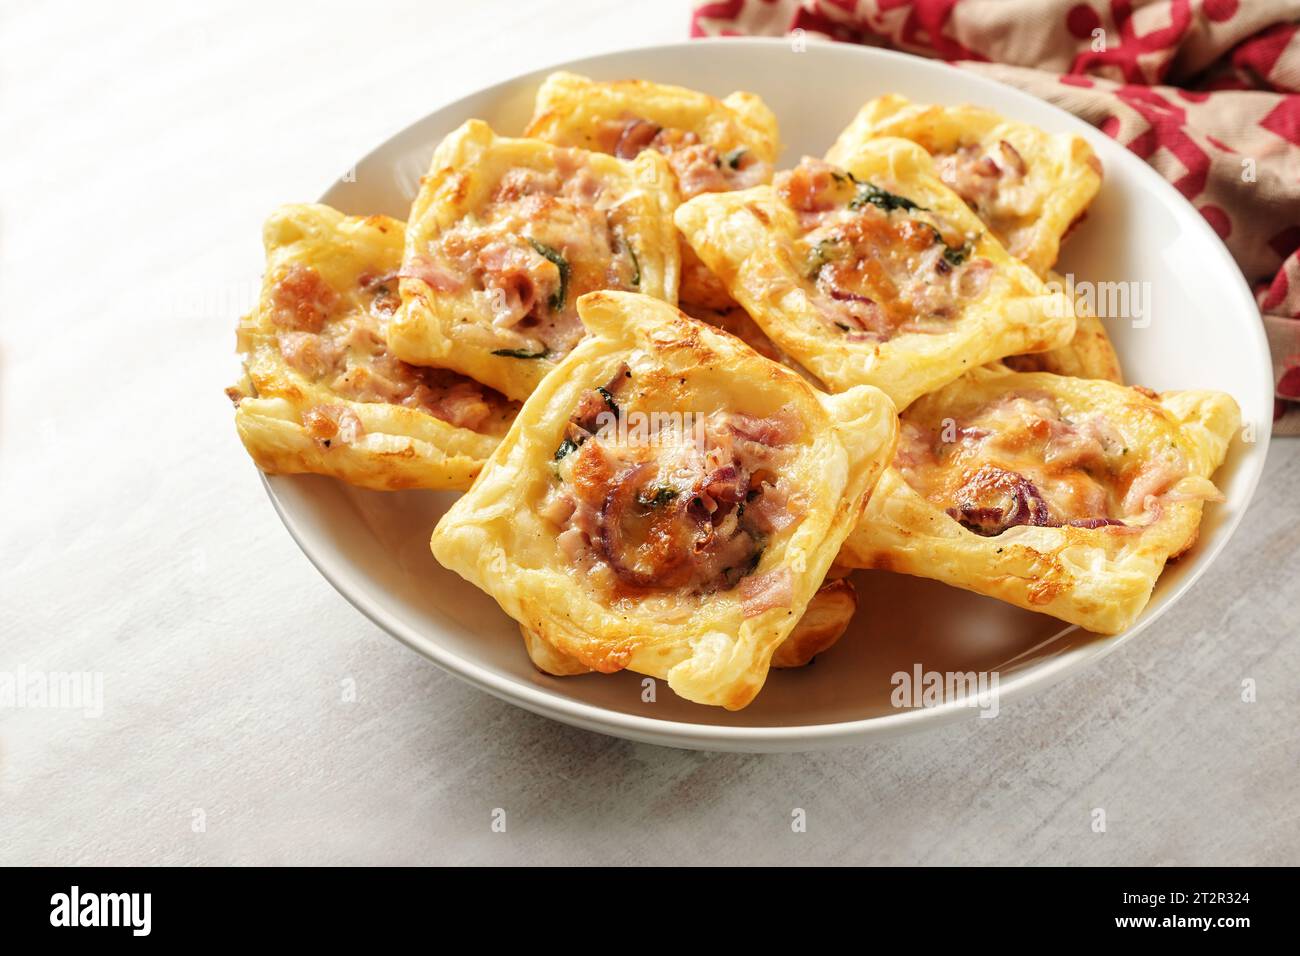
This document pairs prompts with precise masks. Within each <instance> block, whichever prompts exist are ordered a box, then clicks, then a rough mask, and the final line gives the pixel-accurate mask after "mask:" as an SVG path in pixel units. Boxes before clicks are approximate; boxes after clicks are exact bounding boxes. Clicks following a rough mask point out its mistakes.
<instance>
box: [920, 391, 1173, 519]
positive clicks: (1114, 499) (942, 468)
mask: <svg viewBox="0 0 1300 956" xmlns="http://www.w3.org/2000/svg"><path fill="white" fill-rule="evenodd" d="M894 466H895V467H896V468H897V469H898V470H899V472H900V473H901V474H902V475H903V477H904V478H905V479H906V481H907V483H908V484H909V485H911V486H912V487H913V488H914V489H915V490H916V491H917V492H918V493H920V494H921V495H922V496H923V497H925V498H926V499H928V500H929V501H930V502H932V503H933V504H935V505H936V506H938V507H940V508H943V509H945V510H946V511H947V512H948V514H949V515H951V516H952V517H953V518H954V519H955V520H957V521H959V522H961V524H962V525H964V526H965V527H967V528H969V529H970V530H972V531H974V532H976V533H977V534H983V535H989V536H991V535H997V534H1000V533H1002V532H1003V531H1005V530H1006V529H1007V528H1010V527H1014V526H1016V525H1039V526H1052V527H1056V526H1061V525H1073V526H1076V527H1085V528H1094V527H1104V526H1120V525H1129V524H1131V523H1133V522H1134V521H1135V519H1141V518H1142V516H1143V515H1144V513H1148V512H1152V511H1153V510H1154V509H1155V508H1156V506H1157V505H1156V502H1157V500H1158V496H1159V495H1161V494H1162V493H1163V492H1165V491H1166V490H1168V489H1169V488H1170V487H1172V486H1173V485H1174V484H1176V483H1177V482H1178V481H1179V480H1180V479H1181V478H1183V477H1184V476H1185V475H1187V474H1188V464H1187V461H1186V460H1185V458H1184V457H1183V455H1182V454H1181V453H1180V452H1179V451H1178V450H1177V449H1175V448H1169V449H1166V450H1164V451H1162V452H1160V453H1157V454H1156V455H1153V456H1149V457H1146V458H1142V457H1140V456H1139V455H1138V454H1137V453H1136V451H1135V450H1134V449H1130V448H1129V447H1127V445H1126V443H1125V440H1124V438H1123V435H1122V434H1121V433H1120V432H1119V430H1118V429H1117V428H1116V427H1115V426H1114V425H1113V424H1112V423H1111V422H1109V421H1108V420H1107V419H1106V418H1105V417H1104V416H1102V415H1101V414H1099V413H1088V414H1083V415H1076V416H1073V417H1069V416H1066V415H1065V414H1064V413H1063V412H1062V410H1061V408H1060V407H1059V404H1058V403H1057V401H1056V399H1055V398H1054V397H1052V396H1051V395H1047V394H1031V393H1013V394H1010V395H1007V396H1005V397H1002V398H999V399H997V400H995V401H993V402H989V403H987V404H985V405H983V406H981V407H979V408H977V409H975V410H974V411H972V412H971V413H969V414H967V415H964V416H963V417H962V418H961V419H960V420H957V419H945V420H944V421H943V422H941V423H939V424H938V425H937V426H935V427H926V426H925V425H923V424H921V423H918V422H915V421H911V420H909V419H907V417H906V416H905V417H904V420H903V426H902V431H901V432H900V438H899V446H898V451H897V453H896V454H895V459H894Z"/></svg>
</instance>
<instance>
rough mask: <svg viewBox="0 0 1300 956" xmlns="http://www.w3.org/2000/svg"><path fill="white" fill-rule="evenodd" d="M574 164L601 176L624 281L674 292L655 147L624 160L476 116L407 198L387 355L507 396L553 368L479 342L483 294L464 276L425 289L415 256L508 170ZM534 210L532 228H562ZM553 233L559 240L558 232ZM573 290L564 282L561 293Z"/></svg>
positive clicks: (669, 206) (671, 193) (665, 186)
mask: <svg viewBox="0 0 1300 956" xmlns="http://www.w3.org/2000/svg"><path fill="white" fill-rule="evenodd" d="M576 168H587V169H589V170H590V171H591V172H592V174H593V176H594V177H595V179H596V180H597V181H598V182H599V183H600V184H601V188H602V190H603V192H602V195H601V198H600V200H599V201H600V202H601V203H602V207H601V208H602V209H603V210H605V214H606V216H607V217H614V216H617V219H618V222H617V225H616V226H612V227H611V234H613V235H615V236H616V237H617V238H616V240H615V241H617V242H622V243H626V244H628V245H629V246H630V247H631V249H632V250H633V257H632V259H631V261H632V264H633V266H634V268H635V278H634V279H633V278H629V280H628V281H629V283H633V282H634V283H635V287H636V289H637V291H639V292H642V293H644V294H646V295H651V296H654V297H656V298H659V299H663V300H665V301H667V302H671V303H675V302H676V301H677V284H678V271H679V262H678V249H677V236H676V233H675V232H674V230H673V225H672V211H673V209H674V208H675V207H676V205H677V191H676V186H675V184H674V181H673V177H672V175H671V173H670V172H669V171H668V168H667V165H666V163H665V160H664V158H663V157H662V156H661V155H659V154H658V153H655V152H651V151H647V152H643V153H642V154H641V155H639V156H638V157H637V158H636V159H634V160H632V161H630V162H624V161H622V160H619V159H615V158H614V157H612V156H606V155H604V154H601V153H589V152H586V151H583V150H573V149H567V148H564V147H558V146H553V145H551V144H549V143H544V142H541V141H540V140H535V139H510V138H507V137H502V136H497V135H496V134H495V133H493V132H492V129H491V128H490V127H489V126H488V125H487V124H486V123H484V122H482V121H480V120H469V121H468V122H466V123H465V124H464V125H463V126H461V127H460V128H459V129H457V130H455V131H454V132H452V133H451V134H450V135H448V136H447V138H446V139H444V140H443V141H442V143H441V144H439V146H438V148H437V149H436V150H435V152H434V155H433V161H432V163H431V165H430V169H429V174H428V175H427V176H425V177H424V179H423V180H421V187H420V192H419V194H418V195H417V196H416V199H415V203H414V204H413V205H412V207H411V217H410V221H409V223H408V225H407V231H406V252H405V258H404V261H403V267H402V269H403V273H402V280H401V293H402V307H401V309H400V310H399V312H398V315H397V316H396V318H395V319H394V320H393V321H392V322H391V323H389V326H388V344H389V347H390V348H391V349H392V350H393V353H394V354H395V355H397V356H398V357H399V358H402V359H404V360H405V361H407V362H411V363H413V364H417V365H438V366H442V367H445V368H452V369H455V370H456V371H458V372H461V373H462V374H464V375H468V376H470V377H471V378H474V379H476V380H478V381H480V382H483V383H485V384H487V385H490V386H492V387H493V388H495V389H496V390H497V391H499V392H501V393H502V394H504V395H506V396H507V397H509V398H513V399H516V400H520V401H522V400H523V399H524V398H527V397H528V395H529V393H531V392H532V390H533V389H534V388H535V387H536V385H537V383H538V382H540V381H541V380H542V378H543V377H544V376H545V375H546V373H547V372H549V371H550V370H551V369H553V368H555V366H556V365H557V364H558V357H557V356H555V355H551V354H539V357H535V358H520V357H517V356H514V355H509V354H503V353H504V352H508V351H510V350H508V349H501V348H498V347H496V346H495V345H493V344H492V343H491V342H487V343H485V342H484V336H485V335H487V334H488V333H492V332H493V330H494V328H495V327H494V324H493V316H494V313H493V308H492V295H491V293H489V292H487V291H486V290H484V289H479V288H475V284H474V282H472V281H469V282H465V283H463V284H461V283H460V282H459V281H457V282H456V283H453V284H452V285H453V287H451V288H446V289H434V288H433V286H432V285H431V284H430V279H429V277H428V272H427V271H426V270H425V269H424V268H423V267H422V266H421V263H423V262H425V261H427V259H428V257H430V256H431V255H433V254H434V253H433V252H432V251H431V250H432V249H433V247H434V246H435V245H436V243H437V242H438V240H439V239H440V237H441V236H442V235H443V234H444V233H445V232H446V231H448V230H450V229H452V228H453V227H454V226H456V225H457V224H462V225H465V224H467V223H468V224H473V223H475V217H476V216H477V215H478V213H479V212H480V211H482V210H483V209H484V208H486V207H487V206H488V205H489V204H490V203H491V202H492V201H493V194H494V192H495V191H496V190H497V189H498V187H499V185H500V184H501V181H502V177H503V176H504V175H505V174H507V173H508V172H510V171H512V170H517V169H520V170H526V171H532V172H536V173H538V174H543V175H545V174H550V173H556V172H558V173H560V174H561V179H562V180H563V179H567V178H569V177H570V176H571V174H572V170H573V169H576ZM539 215H540V216H542V217H543V219H542V221H541V223H540V224H536V225H538V229H537V231H539V232H540V231H541V230H542V228H545V229H546V230H547V231H548V232H550V231H554V232H556V233H557V235H558V233H560V232H562V231H563V229H562V224H560V223H549V220H546V219H545V218H544V217H545V215H546V213H545V212H542V213H539ZM610 221H611V222H612V221H613V220H612V218H611V219H610ZM548 223H549V225H548ZM534 225H535V224H533V223H528V224H519V225H518V229H517V230H515V229H505V228H502V235H503V238H506V239H510V240H513V241H516V242H518V243H522V242H526V241H528V240H529V239H530V237H529V236H525V235H520V234H519V233H520V232H521V231H522V230H523V229H526V228H533V226H534ZM555 241H556V242H562V237H561V238H557V239H556V240H555ZM521 248H522V246H521ZM539 251H540V250H539ZM455 286H460V287H455ZM581 291H583V290H581V289H570V290H569V294H568V300H569V301H572V300H573V299H575V298H576V297H577V294H578V293H579V292H581Z"/></svg>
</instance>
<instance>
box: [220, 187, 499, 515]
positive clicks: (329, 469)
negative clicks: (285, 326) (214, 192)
mask: <svg viewBox="0 0 1300 956" xmlns="http://www.w3.org/2000/svg"><path fill="white" fill-rule="evenodd" d="M403 228H404V227H403V224H402V223H401V222H398V221H397V220H395V219H389V218H388V217H386V216H366V217H359V216H344V215H343V214H342V213H340V212H338V211H337V210H334V209H331V208H329V207H328V206H321V205H294V206H284V207H281V208H280V209H279V210H277V211H276V212H275V214H273V215H272V216H271V217H270V219H268V220H267V223H266V227H265V229H264V241H265V245H266V277H265V281H264V283H263V289H262V294H261V297H260V301H259V303H258V306H257V308H256V309H254V311H253V312H252V313H251V314H250V315H248V316H247V317H245V319H244V320H243V321H242V323H241V326H240V331H239V349H240V352H241V353H242V354H243V356H244V362H245V374H244V377H243V379H242V380H241V382H240V383H239V384H238V385H236V386H235V387H233V388H231V389H228V390H227V393H228V394H229V395H230V397H231V398H232V399H233V400H234V402H235V404H236V412H235V426H236V428H237V429H238V431H239V437H240V439H241V440H242V441H243V443H244V447H245V448H246V449H247V450H248V453H249V454H250V455H251V456H252V458H253V460H254V461H255V462H257V465H258V467H259V468H261V469H262V470H263V471H264V472H266V473H268V474H297V473H303V472H310V473H315V474H322V475H331V476H333V477H335V478H339V479H341V480H343V481H346V482H348V483H349V484H354V485H360V486H362V487H365V488H374V489H378V490H393V489H399V488H457V489H459V488H467V487H469V485H470V483H471V482H472V481H473V480H474V478H475V477H476V476H477V475H478V472H479V469H480V468H482V466H483V462H484V461H485V460H486V459H487V456H488V455H489V454H491V452H492V449H493V448H495V447H496V444H497V442H498V441H500V439H501V436H502V435H504V434H505V431H506V428H507V427H508V425H509V421H510V416H511V415H512V414H513V406H508V405H507V404H506V403H504V402H502V403H500V407H499V409H498V410H497V411H496V412H494V413H493V414H492V416H491V418H490V419H489V421H488V422H486V423H485V425H484V426H483V431H472V430H470V429H468V428H460V427H457V426H455V425H452V424H450V423H448V422H446V421H443V420H442V419H439V418H437V417H435V416H433V415H432V414H428V413H427V412H425V411H422V410H419V409H418V408H408V407H405V406H403V405H397V404H390V403H386V402H361V401H352V400H349V399H347V398H343V397H340V395H339V394H338V393H337V392H335V391H334V390H333V389H332V388H331V387H330V385H329V384H328V383H326V382H323V381H314V380H312V379H310V378H308V377H306V376H304V375H303V374H302V373H301V372H299V371H298V370H297V369H295V368H294V367H292V366H291V365H290V364H289V363H288V362H287V361H286V360H285V357H284V355H283V354H282V351H281V349H280V347H279V346H278V343H277V336H278V334H279V332H280V330H278V329H277V326H276V324H275V321H274V318H273V316H274V313H275V303H274V297H275V290H276V285H277V282H279V280H281V279H282V278H283V277H284V276H285V275H286V273H287V272H288V270H290V269H294V268H306V269H311V270H313V272H314V273H315V274H317V275H319V276H320V278H321V280H322V281H323V282H324V283H326V284H327V285H328V286H329V287H330V288H331V289H333V290H335V291H336V292H337V294H338V296H339V298H340V303H341V305H340V308H341V310H342V318H344V319H346V318H347V315H348V313H349V312H351V311H354V310H358V309H362V310H363V309H365V308H366V303H365V302H364V301H362V298H363V297H361V296H360V295H359V294H358V292H357V287H358V278H359V277H360V276H362V275H363V274H366V273H369V274H372V275H374V276H381V277H382V276H385V275H392V274H394V273H396V271H397V269H398V267H399V265H400V264H401V258H402V235H403ZM393 285H394V287H395V285H396V283H395V281H394V282H393ZM317 409H326V410H327V411H328V412H329V413H330V414H335V415H337V414H348V413H350V414H351V415H352V416H355V420H356V423H357V424H359V425H360V431H361V432H362V434H361V437H359V438H358V439H357V440H355V441H348V440H346V439H345V438H341V437H337V436H336V437H335V438H332V439H331V438H321V437H319V436H318V435H317V434H316V433H314V432H313V431H312V430H311V429H310V428H309V427H308V426H307V425H306V424H304V423H305V422H306V421H307V419H308V418H309V417H310V416H311V415H312V414H313V410H317ZM342 410H346V412H343V411H342Z"/></svg>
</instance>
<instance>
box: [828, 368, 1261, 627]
mask: <svg viewBox="0 0 1300 956" xmlns="http://www.w3.org/2000/svg"><path fill="white" fill-rule="evenodd" d="M1013 392H1032V393H1035V394H1042V395H1047V396H1051V397H1052V398H1053V399H1054V400H1056V401H1057V402H1059V403H1060V404H1061V406H1062V408H1064V409H1066V410H1067V411H1070V412H1071V413H1072V414H1081V413H1093V412H1097V413H1101V414H1103V415H1104V416H1106V418H1107V420H1108V421H1109V423H1110V424H1111V425H1113V426H1114V427H1116V428H1117V429H1118V430H1119V431H1120V432H1121V433H1122V435H1123V438H1124V442H1125V443H1126V444H1127V446H1128V449H1127V451H1126V453H1133V454H1136V455H1138V456H1139V457H1140V458H1141V459H1142V460H1145V459H1146V458H1147V457H1148V456H1152V455H1155V454H1161V453H1163V452H1164V451H1165V449H1170V450H1176V451H1177V452H1178V453H1180V454H1181V455H1182V456H1183V458H1184V459H1185V461H1186V463H1187V466H1188V471H1187V473H1186V475H1185V476H1184V477H1182V478H1181V480H1179V481H1178V482H1177V484H1175V485H1174V486H1173V487H1171V488H1170V489H1168V491H1166V492H1164V493H1163V495H1162V505H1161V507H1160V508H1159V510H1158V513H1157V514H1158V516H1157V517H1156V518H1155V520H1154V521H1153V522H1152V523H1150V524H1148V525H1146V526H1145V527H1143V528H1142V529H1141V530H1137V529H1134V528H1129V529H1121V528H1113V527H1112V528H1107V527H1100V528H1091V529H1089V528H1083V527H1030V526H1017V527H1012V528H1008V529H1007V530H1005V531H1003V532H1002V533H1001V534H998V535H996V536H994V537H981V536H980V535H978V534H975V533H973V532H972V531H970V530H968V529H967V528H965V527H963V526H962V525H961V524H960V523H958V521H957V520H955V519H954V518H953V517H950V516H949V515H948V514H947V513H946V512H945V510H944V509H943V508H941V507H939V506H938V505H936V504H934V503H933V502H931V501H930V500H927V499H926V498H925V497H923V496H922V495H921V494H920V493H919V492H918V491H917V490H916V489H914V488H913V487H912V486H911V485H909V484H908V482H907V480H906V479H905V478H904V477H903V475H902V473H901V472H900V471H899V469H898V468H897V467H894V466H891V467H890V468H888V469H886V471H885V474H884V475H883V476H882V478H881V479H880V481H879V483H878V484H877V485H876V488H875V490H874V491H873V492H872V495H871V499H870V501H869V502H868V504H867V507H866V509H865V510H864V512H863V517H862V520H861V521H860V522H859V523H858V525H857V526H856V527H855V528H854V531H853V533H852V534H851V535H850V536H849V538H848V540H847V541H846V542H845V545H844V549H843V550H842V551H841V553H840V557H839V563H840V564H842V565H844V566H846V567H855V568H877V569H883V570H889V571H898V572H902V573H904V574H914V575H917V576H920V577H927V578H932V579H934V580H938V581H943V582H945V583H947V584H951V585H954V586H955V587H960V588H965V589H966V590H969V591H975V592H977V593H979V594H986V595H989V596H990V597H996V598H998V599H1000V600H1003V601H1007V602H1009V603H1011V604H1015V605H1018V606H1019V607H1023V608H1026V609H1028V610H1031V611H1040V612H1043V613H1047V614H1051V615H1053V616H1055V617H1059V618H1061V619H1062V620H1065V621H1069V622H1071V623H1074V624H1078V625H1080V626H1081V627H1084V628H1087V629H1088V630H1092V631H1097V632H1099V633H1103V634H1117V633H1120V632H1121V631H1124V630H1126V629H1127V628H1129V627H1131V626H1132V624H1133V622H1134V621H1135V620H1136V618H1137V616H1138V615H1139V614H1140V613H1141V611H1142V609H1143V608H1144V607H1145V606H1146V603H1147V601H1148V600H1149V599H1150V596H1151V591H1152V588H1153V587H1154V586H1155V582H1156V579H1157V577H1159V575H1160V572H1161V569H1162V568H1163V567H1164V565H1165V562H1166V561H1167V560H1168V559H1169V558H1171V557H1174V556H1176V555H1178V554H1180V553H1182V552H1183V551H1184V550H1185V549H1186V548H1188V547H1189V546H1190V545H1191V544H1192V543H1193V542H1194V541H1195V539H1196V534H1197V528H1198V526H1199V523H1200V520H1201V512H1202V507H1203V503H1204V500H1205V499H1206V498H1207V497H1210V496H1212V495H1214V494H1215V492H1214V489H1213V486H1212V485H1211V484H1210V482H1209V478H1210V476H1211V475H1212V474H1213V473H1214V471H1215V469H1216V468H1218V466H1219V465H1220V464H1221V463H1222V462H1223V459H1224V456H1225V454H1226V453H1227V449H1228V445H1229V443H1230V442H1231V440H1232V437H1233V433H1234V432H1235V431H1236V430H1237V428H1238V427H1239V425H1240V421H1241V416H1240V411H1239V410H1238V408H1237V405H1236V403H1235V402H1234V401H1233V400H1232V399H1231V398H1230V397H1229V396H1227V395H1224V394H1222V393H1220V392H1197V391H1178V392H1165V393H1164V394H1162V395H1160V396H1158V397H1151V395H1152V394H1154V393H1147V392H1145V391H1144V390H1138V389H1134V388H1125V387H1123V386H1119V385H1115V384H1113V383H1110V382H1105V381H1093V380H1085V379H1076V378H1067V377H1061V376H1055V375H1050V374H1047V373H1041V372H1039V373H1018V372H1012V371H1009V370H1007V369H1002V368H997V367H988V368H982V369H977V370H975V371H973V372H971V373H969V374H968V375H966V376H964V377H963V378H962V379H960V380H958V381H956V382H954V383H952V384H951V385H949V386H947V387H946V388H944V389H941V390H940V391H938V392H935V393H933V394H931V395H927V396H925V397H924V398H923V399H921V400H920V401H918V402H916V403H915V404H914V405H913V406H912V407H911V408H909V409H908V410H907V411H906V412H905V413H904V415H903V418H904V419H905V420H912V421H915V422H917V423H919V424H923V425H924V426H925V427H927V428H932V429H933V428H938V427H941V423H943V422H944V421H945V420H948V421H960V420H961V417H962V413H963V410H965V409H969V408H972V407H978V406H979V405H981V404H982V403H984V402H987V401H990V400H992V399H996V398H998V397H1000V396H1004V395H1007V394H1010V393H1013Z"/></svg>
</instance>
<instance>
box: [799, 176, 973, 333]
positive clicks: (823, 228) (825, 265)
mask: <svg viewBox="0 0 1300 956" xmlns="http://www.w3.org/2000/svg"><path fill="white" fill-rule="evenodd" d="M775 185H776V190H777V194H778V195H779V196H780V197H781V199H782V200H783V201H784V202H785V203H786V204H787V205H789V206H790V207H791V209H793V210H794V211H795V213H796V214H797V216H798V219H799V225H800V227H801V234H800V236H799V237H798V238H797V239H796V240H794V242H793V247H792V248H791V249H790V250H789V252H790V256H791V258H792V259H793V261H794V262H796V263H801V264H802V271H803V274H804V276H805V277H806V278H808V279H809V280H810V281H811V282H812V283H813V288H814V292H813V295H812V300H813V303H814V304H815V305H816V307H817V308H818V310H819V312H820V314H821V315H822V316H823V318H824V319H825V320H826V323H827V326H828V328H830V329H838V330H839V332H840V333H841V334H843V335H844V336H845V337H847V338H849V339H852V340H858V341H875V342H884V341H887V340H889V339H890V338H892V337H893V336H894V335H897V334H899V333H902V332H922V333H925V332H931V333H933V332H944V331H947V330H948V328H949V320H950V319H952V318H953V317H955V315H956V314H957V311H958V309H959V308H960V306H961V305H962V304H963V303H966V302H969V301H971V300H972V299H975V298H977V297H978V296H979V295H980V294H981V293H982V292H983V291H984V290H985V288H986V287H987V285H988V282H989V278H990V275H991V273H992V268H993V267H992V264H991V263H990V262H989V261H988V260H987V259H980V258H972V256H971V244H972V243H973V242H974V241H975V239H977V238H978V236H974V235H966V234H963V233H961V232H959V231H958V230H957V229H956V228H955V227H954V226H952V225H951V224H950V223H948V222H947V221H945V219H944V218H943V217H942V216H939V215H937V214H936V213H933V212H931V211H930V210H927V209H924V208H923V207H921V206H919V205H917V204H916V203H913V202H912V201H910V200H909V199H907V198H906V197H905V196H899V195H897V194H895V193H893V192H891V191H890V187H892V186H893V184H892V183H864V182H858V181H857V180H855V179H854V178H853V177H852V176H851V175H850V174H849V173H847V172H845V171H843V170H841V169H839V168H838V167H835V166H831V165H829V164H827V163H823V162H821V161H819V160H815V159H809V158H805V159H804V160H803V162H801V163H800V164H799V166H797V167H796V168H795V169H793V170H790V171H788V172H784V173H781V174H779V175H778V176H777V177H776V180H775Z"/></svg>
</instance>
